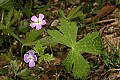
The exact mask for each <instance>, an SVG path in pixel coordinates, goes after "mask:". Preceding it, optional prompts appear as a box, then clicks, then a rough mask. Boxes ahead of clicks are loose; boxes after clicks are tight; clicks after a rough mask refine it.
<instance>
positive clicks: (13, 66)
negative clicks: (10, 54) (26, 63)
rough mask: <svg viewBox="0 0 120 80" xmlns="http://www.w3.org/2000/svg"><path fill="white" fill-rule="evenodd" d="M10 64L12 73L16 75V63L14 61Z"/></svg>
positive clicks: (17, 67)
mask: <svg viewBox="0 0 120 80" xmlns="http://www.w3.org/2000/svg"><path fill="white" fill-rule="evenodd" d="M10 64H11V67H12V71H13V73H14V74H15V75H16V74H17V72H18V69H19V66H18V63H17V61H16V60H14V61H11V62H10Z"/></svg>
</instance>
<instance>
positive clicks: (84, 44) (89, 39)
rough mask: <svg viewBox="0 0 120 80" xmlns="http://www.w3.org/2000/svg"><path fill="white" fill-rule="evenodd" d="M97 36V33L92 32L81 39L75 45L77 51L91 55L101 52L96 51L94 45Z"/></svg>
mask: <svg viewBox="0 0 120 80" xmlns="http://www.w3.org/2000/svg"><path fill="white" fill-rule="evenodd" d="M98 36H99V33H98V32H93V33H91V34H88V35H86V36H85V37H84V38H83V39H81V40H79V41H78V42H77V44H76V46H77V47H78V49H79V51H81V52H88V53H91V54H98V53H100V52H101V50H99V49H97V47H96V44H94V41H95V39H96V38H97V37H98ZM97 42H99V41H97Z"/></svg>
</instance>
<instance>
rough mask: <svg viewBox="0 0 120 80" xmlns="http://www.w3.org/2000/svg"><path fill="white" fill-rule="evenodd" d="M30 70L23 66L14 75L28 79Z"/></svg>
mask: <svg viewBox="0 0 120 80" xmlns="http://www.w3.org/2000/svg"><path fill="white" fill-rule="evenodd" d="M29 74H30V70H29V69H28V68H25V69H23V70H21V71H19V72H18V73H17V74H16V75H17V76H18V77H20V78H21V79H30V76H29Z"/></svg>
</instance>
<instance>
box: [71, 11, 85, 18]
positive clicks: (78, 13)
mask: <svg viewBox="0 0 120 80" xmlns="http://www.w3.org/2000/svg"><path fill="white" fill-rule="evenodd" d="M76 17H80V19H84V18H85V17H86V14H83V13H82V12H81V11H79V12H77V13H75V15H74V16H73V17H72V18H76Z"/></svg>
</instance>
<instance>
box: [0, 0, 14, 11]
mask: <svg viewBox="0 0 120 80" xmlns="http://www.w3.org/2000/svg"><path fill="white" fill-rule="evenodd" d="M0 1H1V0H0ZM0 7H1V8H3V9H5V10H7V11H10V10H11V9H12V8H13V7H14V1H13V0H5V1H3V2H2V4H0Z"/></svg>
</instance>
